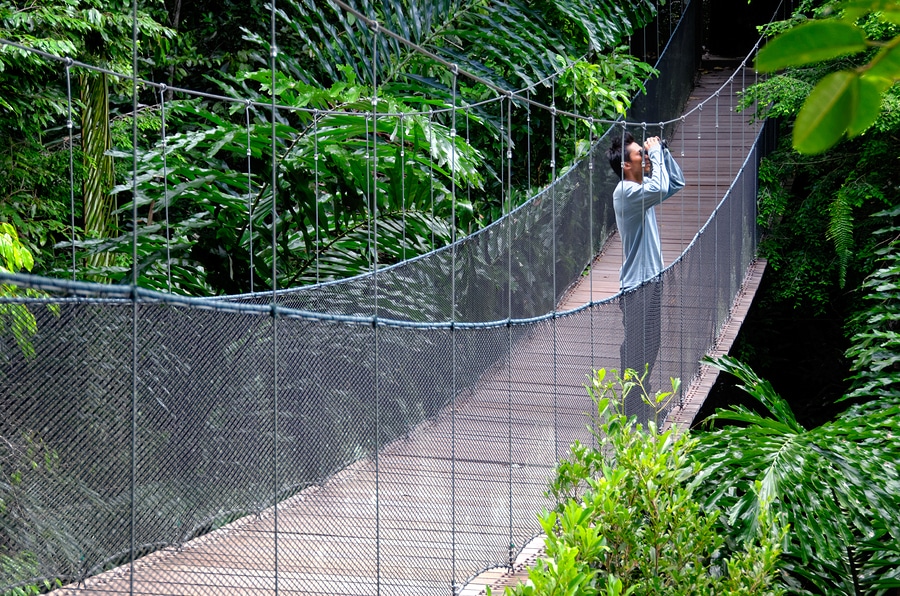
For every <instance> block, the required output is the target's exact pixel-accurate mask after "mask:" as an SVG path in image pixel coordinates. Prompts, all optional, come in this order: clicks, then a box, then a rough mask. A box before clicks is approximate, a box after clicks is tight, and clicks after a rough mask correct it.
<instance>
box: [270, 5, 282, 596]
mask: <svg viewBox="0 0 900 596" xmlns="http://www.w3.org/2000/svg"><path fill="white" fill-rule="evenodd" d="M270 13H271V17H270V18H271V20H270V25H269V29H270V34H271V42H270V44H271V49H270V51H269V55H270V58H271V65H272V73H271V77H272V78H271V84H272V307H271V308H272V464H273V465H272V489H273V490H272V500H273V501H274V503H273V505H274V520H273V524H274V525H273V530H274V534H275V537H274V545H273V548H274V553H273V557H274V574H275V594H276V596H277V595H278V593H279V590H278V571H279V569H278V568H279V563H280V561H279V552H278V531H279V527H278V522H279V519H278V490H279V487H278V201H277V199H278V153H277V148H278V142H277V137H276V133H277V126H276V125H277V120H278V119H277V114H278V96H277V94H276V89H277V88H278V87H277V86H276V81H275V70H276V67H277V60H278V46H277V45H275V41H276V40H275V0H272V4H271V11H270Z"/></svg>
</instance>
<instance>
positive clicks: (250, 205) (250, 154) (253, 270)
mask: <svg viewBox="0 0 900 596" xmlns="http://www.w3.org/2000/svg"><path fill="white" fill-rule="evenodd" d="M250 105H251V102H250V100H249V99H248V100H247V105H246V106H245V108H244V118H245V120H246V126H247V221H248V224H247V229H248V233H249V240H250V246H249V248H248V250H249V252H250V293H251V294H252V293H253V277H254V274H255V273H256V268H255V267H254V266H253V174H252V172H251V170H250V165H251V164H250V158H251V157H253V152H252V151H251V150H250V135H251V132H250Z"/></svg>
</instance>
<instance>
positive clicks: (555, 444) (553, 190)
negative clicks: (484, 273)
mask: <svg viewBox="0 0 900 596" xmlns="http://www.w3.org/2000/svg"><path fill="white" fill-rule="evenodd" d="M550 93H551V101H552V103H551V106H552V107H551V109H550V207H551V209H552V214H551V221H552V226H551V231H552V233H553V240H552V245H553V250H552V255H553V256H552V259H551V260H550V266H551V267H552V268H553V295H552V300H553V305H552V306H553V319H552V321H553V322H552V323H551V324H552V325H553V460H554V461H555V462H556V463H559V452H558V447H559V413H558V410H557V408H558V404H557V399H558V392H557V389H556V385H557V380H558V378H557V360H556V355H557V342H558V340H559V338H558V337H557V317H556V79H554V80H553V81H552V84H551V87H550Z"/></svg>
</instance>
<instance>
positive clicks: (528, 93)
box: [525, 89, 531, 196]
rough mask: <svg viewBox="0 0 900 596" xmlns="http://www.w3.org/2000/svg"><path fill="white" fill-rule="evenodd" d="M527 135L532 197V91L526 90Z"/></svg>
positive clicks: (529, 191) (529, 187)
mask: <svg viewBox="0 0 900 596" xmlns="http://www.w3.org/2000/svg"><path fill="white" fill-rule="evenodd" d="M525 135H526V144H527V151H528V196H531V89H526V90H525Z"/></svg>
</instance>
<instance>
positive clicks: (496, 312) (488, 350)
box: [2, 2, 771, 596]
mask: <svg viewBox="0 0 900 596" xmlns="http://www.w3.org/2000/svg"><path fill="white" fill-rule="evenodd" d="M690 4H692V5H694V9H696V5H697V4H698V3H697V2H693V3H690ZM690 4H689V8H688V9H687V10H686V11H685V14H686V17H683V19H682V23H680V24H679V26H678V29H677V30H676V31H675V32H674V34H673V36H672V40H671V41H670V43H669V49H668V50H667V52H666V54H665V55H664V56H663V58H662V59H661V60H660V66H659V69H660V71H661V75H660V78H659V80H658V81H656V82H655V84H654V85H652V86H650V88H649V89H648V91H649V92H648V95H647V96H646V98H643V99H642V100H640V101H638V102H637V103H636V104H635V106H634V108H633V111H632V113H631V115H630V116H629V119H628V121H627V122H625V123H621V124H619V123H616V124H614V125H613V126H612V127H611V132H610V133H609V134H608V135H607V137H604V138H602V139H600V140H599V141H598V142H597V143H596V144H595V145H594V146H593V148H592V150H591V151H590V153H589V155H588V156H587V157H586V158H585V159H584V160H582V161H581V162H580V163H578V164H577V165H576V166H574V167H572V168H571V169H569V170H568V171H567V172H565V173H564V174H562V175H560V176H559V178H558V179H557V180H556V181H555V182H554V183H553V184H552V185H551V186H550V187H548V188H547V189H545V190H543V191H542V192H541V193H539V194H538V195H536V196H535V197H534V198H532V199H531V200H530V201H529V202H528V203H526V204H525V205H523V206H522V207H520V208H518V209H516V210H513V211H512V212H510V213H509V214H507V215H505V216H504V217H503V218H502V219H501V220H500V221H498V222H497V223H496V224H494V225H492V226H490V227H489V228H487V229H485V230H482V231H481V232H479V233H477V234H475V235H473V236H471V237H468V238H464V239H461V240H459V241H458V242H457V243H455V244H454V245H453V246H452V247H449V248H447V249H442V250H439V251H436V252H434V253H430V254H428V255H425V256H424V257H420V258H417V259H412V260H410V261H409V262H403V263H400V264H398V265H396V266H393V267H390V268H387V269H384V270H382V271H376V272H374V273H372V274H367V275H364V276H360V277H358V278H353V279H351V280H348V281H344V282H334V283H328V284H318V285H316V286H313V287H306V288H300V289H296V290H295V289H290V290H284V291H282V292H280V293H278V295H277V296H273V295H272V294H271V293H269V294H256V295H249V296H236V297H230V298H225V299H222V298H219V299H185V298H179V297H175V296H169V295H163V294H159V293H155V292H149V291H144V290H141V289H140V288H136V287H109V286H100V285H98V284H87V283H76V282H70V281H64V280H52V279H45V278H35V277H31V276H23V275H3V281H4V283H8V284H12V285H17V286H19V287H22V288H34V289H40V290H41V291H43V292H46V293H47V295H49V297H45V298H41V299H37V298H32V299H31V301H30V302H28V304H30V305H33V306H40V305H45V304H48V303H49V304H53V305H55V306H56V307H57V308H58V312H57V313H55V314H49V313H46V312H42V311H39V310H36V311H35V312H36V315H37V316H38V318H39V321H38V334H37V336H36V337H35V338H34V345H35V348H36V351H37V357H36V358H35V359H33V360H30V361H24V360H23V359H22V358H17V357H15V355H13V354H6V356H5V359H4V369H5V370H4V376H5V378H6V379H8V380H10V382H9V383H8V384H7V385H8V386H7V387H5V388H4V391H6V392H7V395H5V396H3V398H2V399H3V403H4V404H13V403H16V404H25V405H24V406H19V410H17V411H16V412H15V415H16V420H18V421H20V422H22V423H25V422H27V423H29V424H32V425H33V427H34V428H35V429H38V430H39V432H40V433H41V434H42V436H43V437H45V438H46V439H47V440H48V441H51V440H55V441H56V442H57V443H60V444H66V443H67V444H68V446H66V447H61V448H60V451H61V453H60V460H61V461H67V460H69V459H71V460H73V461H78V462H79V463H78V466H79V467H78V468H77V469H74V470H72V469H70V470H68V471H69V472H70V473H71V474H69V475H63V474H52V473H49V472H48V473H47V474H46V475H45V476H44V477H43V483H42V484H36V485H34V486H31V487H29V490H30V498H33V499H35V500H38V501H42V502H43V503H44V504H45V506H44V507H43V508H42V512H43V513H42V516H43V517H42V518H41V519H35V520H32V522H31V523H32V524H33V532H32V534H31V535H30V536H28V537H27V540H30V541H31V542H30V543H29V545H28V546H29V548H30V550H32V551H33V552H34V553H35V554H36V557H37V558H38V559H39V560H40V562H41V569H42V572H43V574H44V576H45V577H48V578H51V577H64V578H69V579H70V583H68V584H67V585H65V586H64V587H63V588H60V589H59V590H57V591H56V593H58V594H230V593H239V594H272V593H275V594H277V593H295V594H309V595H313V594H322V595H354V596H355V595H368V594H416V595H420V594H435V595H438V594H440V595H443V594H451V595H454V596H456V595H461V594H471V595H474V594H478V593H480V592H481V591H482V589H483V588H484V586H486V585H491V584H493V585H494V586H495V587H499V586H501V585H503V584H504V582H507V581H508V578H509V576H510V574H511V571H512V570H515V569H517V568H520V567H521V565H522V564H523V561H524V560H526V559H528V558H529V557H531V556H533V555H534V552H535V548H536V547H535V545H536V544H538V543H539V535H540V526H539V524H538V522H537V518H536V514H537V513H538V512H539V511H541V510H542V509H544V508H547V507H548V506H549V505H550V503H549V502H548V501H547V499H546V497H545V496H544V491H545V489H546V484H547V481H548V479H549V477H550V475H551V474H552V472H553V470H554V467H555V465H556V463H557V462H558V461H559V460H560V459H561V458H563V457H565V456H566V453H567V451H568V448H569V446H570V445H571V443H572V442H573V441H575V440H580V441H582V442H586V443H589V442H591V441H592V436H591V434H590V432H589V430H588V428H587V423H588V421H589V419H588V417H587V413H589V412H590V411H591V409H592V407H593V406H592V403H591V400H590V398H589V395H588V393H587V391H586V389H585V387H584V385H585V384H587V382H588V376H589V374H590V373H591V371H592V370H594V369H598V368H607V369H612V368H619V366H620V361H619V354H620V346H622V344H623V343H625V342H633V341H638V342H639V341H643V338H642V335H641V334H639V335H638V336H629V335H628V334H626V332H625V329H624V328H623V323H622V309H623V308H626V306H623V305H624V304H625V303H624V298H623V294H621V293H620V292H619V286H618V269H619V266H620V265H621V259H622V255H621V252H622V251H621V243H620V242H619V241H618V237H617V234H616V233H615V225H614V217H613V214H612V208H611V194H612V187H613V186H614V184H615V183H616V182H617V180H616V179H615V178H614V176H613V174H612V173H611V172H610V171H609V169H610V168H609V165H608V163H607V162H606V159H605V149H606V147H607V146H608V141H609V138H610V136H609V135H612V134H621V131H622V129H623V127H627V128H628V129H629V130H630V131H631V132H632V133H633V134H634V135H635V137H637V138H642V137H644V136H657V135H658V136H663V137H664V138H666V139H667V140H668V144H669V147H670V149H671V151H672V153H673V155H674V156H675V158H676V160H677V161H678V162H679V163H680V164H681V166H682V169H683V171H684V173H685V178H686V180H687V185H686V187H685V188H684V189H683V190H682V191H681V192H680V193H678V194H677V195H675V196H674V197H673V198H672V199H670V200H668V201H667V202H666V203H664V204H663V205H662V206H661V207H659V208H658V219H659V222H660V234H661V239H662V244H663V254H664V258H665V262H666V265H667V268H666V270H665V271H664V272H663V273H662V274H661V276H660V280H659V282H660V283H661V287H662V295H661V298H660V300H659V301H658V302H657V303H656V304H657V306H656V307H655V308H657V309H658V310H659V312H658V313H655V314H656V315H657V316H656V317H648V318H647V320H648V321H658V323H655V325H657V327H656V328H653V329H645V330H644V334H646V333H648V332H649V333H654V334H658V335H659V337H660V340H661V341H660V349H659V352H658V354H657V355H656V362H655V365H654V367H653V369H652V374H651V377H650V379H649V382H650V384H651V385H652V386H653V387H654V388H665V387H666V386H667V384H668V379H669V378H671V377H677V378H680V379H682V380H683V381H684V389H683V390H682V391H681V392H680V393H679V394H678V395H677V396H676V397H675V400H673V402H672V403H671V405H670V407H668V408H666V409H665V410H664V411H663V412H660V413H659V416H660V417H661V418H662V420H664V421H665V422H666V423H667V424H673V423H677V424H679V425H687V424H689V423H690V421H691V420H692V418H693V416H694V414H695V413H696V412H697V410H698V408H699V406H700V404H702V402H703V400H704V399H705V396H706V391H708V389H709V387H710V386H711V382H712V381H711V379H712V378H713V376H714V375H712V373H710V371H707V370H704V369H702V368H701V367H700V366H699V365H698V361H699V359H700V357H701V356H703V355H704V354H707V353H714V352H716V351H717V350H718V351H720V352H721V351H727V349H728V347H729V346H730V342H731V340H732V339H733V337H734V334H735V333H736V329H737V328H738V327H739V325H740V322H741V320H742V316H743V314H744V313H746V309H747V308H748V307H749V303H750V301H751V300H752V297H753V293H754V291H755V288H756V284H758V282H759V279H760V276H761V273H762V269H763V267H764V263H763V262H761V261H759V260H757V259H756V257H755V253H756V246H757V241H758V237H757V231H756V190H757V188H756V180H757V166H758V160H759V158H760V156H761V155H762V153H763V152H764V151H765V147H766V143H769V142H771V137H770V136H768V134H767V133H768V129H767V127H765V126H763V125H762V123H754V124H750V123H748V116H747V115H745V114H740V113H738V112H737V111H736V110H735V106H736V105H737V102H738V97H739V94H740V92H741V91H742V90H743V89H744V88H745V87H746V86H747V85H749V84H751V83H752V82H754V80H755V75H754V74H753V71H752V70H751V69H750V68H749V61H750V60H752V53H751V55H750V56H748V58H747V59H746V60H744V62H743V63H741V64H740V65H738V66H737V67H736V68H735V67H730V68H716V69H702V68H701V65H700V63H699V57H698V56H695V54H696V52H695V51H694V49H695V48H696V38H697V37H696V36H697V35H698V30H699V25H698V20H697V19H698V17H697V15H696V14H693V15H692V13H691V8H690ZM696 10H697V11H698V10H699V9H696ZM691 19H693V20H691ZM679 52H680V53H681V56H680V57H678V58H672V55H673V54H678V53H679ZM667 59H668V60H677V65H676V64H674V63H673V64H672V65H671V66H667V62H666V60H667ZM697 72H700V76H699V78H697V80H696V81H695V80H694V78H695V74H696V73H697ZM694 83H696V84H694ZM647 291H649V290H648V289H647V288H646V287H644V286H642V287H639V288H637V289H635V290H634V291H633V292H632V293H631V294H632V295H637V296H640V295H641V293H642V292H647ZM7 300H10V299H9V298H7ZM20 303H21V301H20ZM651 324H653V323H651ZM123 371H128V372H123ZM42 392H50V393H53V394H60V395H70V396H71V398H70V399H68V400H62V401H60V400H57V401H56V402H55V403H58V405H57V406H56V407H58V408H59V409H58V410H55V411H50V412H48V411H46V410H44V409H42V407H41V395H42ZM4 407H6V406H4ZM626 408H629V409H630V411H631V412H632V413H635V414H636V415H637V416H638V417H639V418H641V419H648V418H649V417H651V416H654V415H656V414H655V413H654V412H652V411H651V410H649V409H648V408H646V407H645V406H644V405H643V404H641V403H640V401H639V400H636V399H634V397H632V399H631V401H630V402H629V403H627V404H626ZM73 426H77V427H78V428H80V429H81V430H80V431H78V433H76V434H74V435H73V434H71V433H72V431H71V428H72V427H73ZM72 474H74V477H75V478H77V480H75V481H73V480H71V478H72V477H73V476H72ZM63 477H65V478H66V480H63V479H62V478H63ZM123 553H124V560H123ZM34 579H40V578H34Z"/></svg>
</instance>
